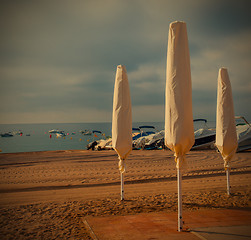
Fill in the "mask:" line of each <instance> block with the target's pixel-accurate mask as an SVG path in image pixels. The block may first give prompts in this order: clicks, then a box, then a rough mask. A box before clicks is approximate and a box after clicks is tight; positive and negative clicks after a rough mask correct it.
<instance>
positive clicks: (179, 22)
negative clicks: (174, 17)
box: [170, 21, 186, 27]
mask: <svg viewBox="0 0 251 240" xmlns="http://www.w3.org/2000/svg"><path fill="white" fill-rule="evenodd" d="M178 24H180V25H181V24H185V25H186V23H185V22H184V21H174V22H171V23H170V27H171V26H174V25H178Z"/></svg>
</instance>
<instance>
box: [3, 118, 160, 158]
mask: <svg viewBox="0 0 251 240" xmlns="http://www.w3.org/2000/svg"><path fill="white" fill-rule="evenodd" d="M141 125H151V126H154V127H155V128H156V131H160V130H162V129H164V123H161V122H144V123H133V127H139V126H141ZM52 129H58V130H62V131H64V132H65V133H66V136H65V137H56V134H51V133H49V130H52ZM111 129H112V124H111V123H50V124H0V133H6V132H12V133H13V132H22V136H21V135H14V136H13V137H0V154H1V153H17V152H34V151H55V150H83V149H86V146H87V144H88V143H89V142H92V141H94V140H99V139H101V138H106V137H109V136H111ZM81 130H83V131H84V130H90V131H93V130H98V131H101V132H102V134H99V133H96V134H92V135H83V134H82V133H80V131H81ZM50 135H51V137H50Z"/></svg>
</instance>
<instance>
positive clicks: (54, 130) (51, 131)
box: [49, 129, 59, 133]
mask: <svg viewBox="0 0 251 240" xmlns="http://www.w3.org/2000/svg"><path fill="white" fill-rule="evenodd" d="M57 132H59V130H58V129H52V130H49V133H57Z"/></svg>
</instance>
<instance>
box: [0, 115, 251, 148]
mask: <svg viewBox="0 0 251 240" xmlns="http://www.w3.org/2000/svg"><path fill="white" fill-rule="evenodd" d="M197 123H200V124H201V123H202V125H201V126H200V127H199V128H197V130H196V131H195V132H194V136H195V143H194V145H193V147H192V150H194V149H207V148H209V149H214V148H215V137H216V130H215V128H209V127H208V126H207V120H206V119H195V120H194V124H197ZM79 132H80V134H82V135H86V136H91V135H92V136H93V138H92V142H90V139H89V140H88V141H89V142H90V143H89V144H88V145H87V149H92V150H105V149H112V138H111V137H109V136H105V134H104V133H102V132H101V131H98V130H80V131H79ZM236 132H237V139H238V149H237V152H240V151H244V150H248V149H251V125H250V123H249V122H248V121H247V120H246V119H245V118H244V117H242V116H238V117H236ZM48 133H49V134H50V137H51V136H52V134H55V135H56V137H65V136H67V135H70V133H65V131H63V130H58V129H52V130H49V131H48ZM75 134H76V132H72V133H71V135H75ZM14 135H19V136H22V135H23V132H22V131H21V130H19V131H15V132H6V133H2V134H0V136H1V137H13V136H14ZM26 136H30V134H26ZM164 136H165V132H164V130H162V131H157V130H156V128H155V127H154V126H149V125H144V126H139V127H138V128H133V129H132V147H133V149H146V150H152V149H163V148H165V144H164ZM97 139H99V140H97Z"/></svg>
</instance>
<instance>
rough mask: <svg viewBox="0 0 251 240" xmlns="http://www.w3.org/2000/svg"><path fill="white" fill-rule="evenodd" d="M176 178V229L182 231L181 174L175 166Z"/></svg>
mask: <svg viewBox="0 0 251 240" xmlns="http://www.w3.org/2000/svg"><path fill="white" fill-rule="evenodd" d="M177 180H178V231H179V232H182V229H183V219H182V193H181V192H182V191H181V181H182V175H181V172H180V169H179V168H177Z"/></svg>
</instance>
